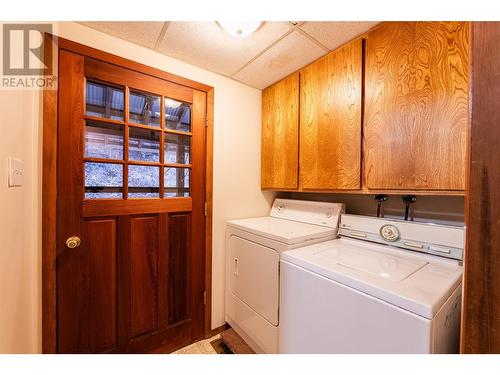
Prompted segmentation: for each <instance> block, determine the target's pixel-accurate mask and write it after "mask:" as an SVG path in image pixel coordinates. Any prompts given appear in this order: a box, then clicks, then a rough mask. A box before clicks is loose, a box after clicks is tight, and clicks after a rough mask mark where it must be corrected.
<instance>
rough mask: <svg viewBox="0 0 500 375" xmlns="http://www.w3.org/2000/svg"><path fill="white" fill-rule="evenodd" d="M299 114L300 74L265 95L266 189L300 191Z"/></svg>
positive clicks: (263, 168) (263, 180) (263, 176)
mask: <svg viewBox="0 0 500 375" xmlns="http://www.w3.org/2000/svg"><path fill="white" fill-rule="evenodd" d="M298 114H299V75H298V73H295V74H292V75H291V76H289V77H287V78H285V79H283V80H282V81H279V82H278V83H275V84H274V85H272V86H270V87H268V88H266V89H264V90H263V91H262V145H261V187H262V189H286V190H290V189H297V187H298V158H299V139H298V138H299V133H298V132H299V116H298Z"/></svg>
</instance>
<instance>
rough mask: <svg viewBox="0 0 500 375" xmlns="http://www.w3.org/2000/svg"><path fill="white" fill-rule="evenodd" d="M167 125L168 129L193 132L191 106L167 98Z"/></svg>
mask: <svg viewBox="0 0 500 375" xmlns="http://www.w3.org/2000/svg"><path fill="white" fill-rule="evenodd" d="M165 124H166V127H167V129H171V130H178V131H182V132H190V131H191V105H190V104H188V103H183V102H179V101H177V100H173V99H169V98H165Z"/></svg>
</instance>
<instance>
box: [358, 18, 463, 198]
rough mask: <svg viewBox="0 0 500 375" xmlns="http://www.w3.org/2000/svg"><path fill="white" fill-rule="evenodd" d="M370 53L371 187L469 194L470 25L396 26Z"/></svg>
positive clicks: (367, 166) (376, 39)
mask: <svg viewBox="0 0 500 375" xmlns="http://www.w3.org/2000/svg"><path fill="white" fill-rule="evenodd" d="M366 47H367V49H366V75H365V87H366V92H365V124H364V143H363V147H364V149H363V153H364V178H365V182H366V187H367V188H368V189H408V190H463V189H465V166H466V143H467V127H468V126H467V124H468V113H469V24H468V23H466V22H389V23H386V24H383V25H382V26H380V27H379V28H377V29H375V30H373V31H372V32H370V33H369V34H368V37H367V46H366Z"/></svg>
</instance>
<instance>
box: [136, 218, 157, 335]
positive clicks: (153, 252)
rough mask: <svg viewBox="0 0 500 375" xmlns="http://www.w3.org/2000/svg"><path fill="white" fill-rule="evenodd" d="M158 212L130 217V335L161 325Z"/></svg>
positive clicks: (153, 329) (146, 331) (152, 329)
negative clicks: (159, 308) (145, 215)
mask: <svg viewBox="0 0 500 375" xmlns="http://www.w3.org/2000/svg"><path fill="white" fill-rule="evenodd" d="M158 230H159V228H158V216H157V215H156V216H148V217H132V218H130V238H131V242H130V317H131V319H130V337H138V336H140V335H143V334H145V333H149V332H153V331H156V330H157V329H158V262H159V259H158V235H159V234H158Z"/></svg>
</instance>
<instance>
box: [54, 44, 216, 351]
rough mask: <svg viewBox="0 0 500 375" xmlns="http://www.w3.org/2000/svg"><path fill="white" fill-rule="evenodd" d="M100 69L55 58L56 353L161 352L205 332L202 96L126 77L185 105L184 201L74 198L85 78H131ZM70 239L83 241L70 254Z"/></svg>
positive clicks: (78, 191)
mask: <svg viewBox="0 0 500 375" xmlns="http://www.w3.org/2000/svg"><path fill="white" fill-rule="evenodd" d="M89 61H90V64H89V65H87V62H89ZM100 64H101V65H100ZM109 65H110V64H106V63H100V62H98V61H93V60H91V59H88V58H86V57H84V56H82V55H79V54H75V53H72V52H68V51H65V50H60V52H59V80H60V84H59V94H58V95H59V98H58V101H59V106H58V108H59V113H58V122H59V124H58V257H57V310H58V312H57V317H58V318H57V319H58V321H57V333H58V334H57V351H58V352H60V353H107V352H120V353H121V352H148V351H150V350H155V349H157V348H158V347H160V346H161V347H163V348H164V350H165V351H169V350H172V349H175V348H176V347H180V346H183V345H187V344H189V343H190V342H193V341H194V340H197V339H200V338H202V337H203V335H204V332H205V327H204V318H205V316H204V314H205V310H204V289H205V288H204V282H205V273H204V272H205V264H204V247H205V216H204V205H205V166H206V163H205V158H206V155H205V147H206V136H205V121H206V109H207V108H206V100H207V98H206V94H205V93H204V92H201V91H197V90H193V89H190V91H189V93H188V91H187V90H186V88H185V87H180V88H177V87H172V86H171V84H170V85H169V84H165V85H164V86H162V85H161V82H160V81H161V80H157V79H153V78H152V77H149V76H143V79H142V80H141V79H139V80H137V74H139V73H137V72H131V74H130V77H132V78H134V79H135V81H134V82H136V84H144V82H146V83H148V82H153V83H154V84H156V85H157V86H158V85H159V86H158V87H160V88H161V89H164V90H166V92H165V93H162V94H164V95H167V94H168V95H169V97H172V98H174V99H178V100H188V101H190V102H192V103H193V104H192V121H191V124H192V128H193V129H192V141H191V145H192V146H191V147H192V150H191V158H192V162H191V163H192V169H191V196H190V197H185V198H158V199H129V200H127V199H113V200H83V191H84V189H83V188H84V181H83V180H84V178H83V146H84V139H83V133H84V132H83V124H84V91H85V78H86V76H87V75H89V74H90V75H91V78H97V77H95V76H93V74H95V75H101V76H100V77H99V78H101V79H103V78H105V75H106V73H107V72H108V71H109V69H110V68H112V69H115V70H118V71H119V72H120V74H121V76H122V77H123V79H125V80H126V79H130V77H129V76H128V70H126V69H123V68H120V67H118V66H111V67H110V66H109ZM99 66H101V68H102V69H99ZM92 69H93V70H92ZM93 71H94V72H95V73H92V72H93ZM89 72H90V73H89ZM119 76H120V75H116V76H115V75H110V81H111V82H113V80H114V79H116V77H119ZM131 82H132V80H131ZM135 88H138V89H139V88H141V87H135ZM170 89H171V90H170ZM125 107H127V104H126V105H125ZM162 121H163V120H162ZM125 143H126V142H125ZM193 228H195V229H193ZM73 235H77V236H79V237H81V239H82V243H81V245H80V247H78V248H75V249H69V248H67V247H66V245H65V241H66V238H68V237H70V236H73Z"/></svg>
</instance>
